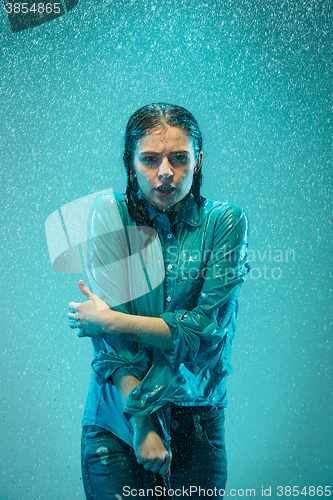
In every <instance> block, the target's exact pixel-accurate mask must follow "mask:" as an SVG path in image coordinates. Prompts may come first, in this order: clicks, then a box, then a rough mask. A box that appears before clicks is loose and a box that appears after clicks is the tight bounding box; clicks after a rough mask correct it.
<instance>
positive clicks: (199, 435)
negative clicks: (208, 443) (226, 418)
mask: <svg viewBox="0 0 333 500" xmlns="http://www.w3.org/2000/svg"><path fill="white" fill-rule="evenodd" d="M193 423H194V429H195V435H194V439H195V440H196V441H201V440H202V427H201V425H200V415H198V413H194V415H193Z"/></svg>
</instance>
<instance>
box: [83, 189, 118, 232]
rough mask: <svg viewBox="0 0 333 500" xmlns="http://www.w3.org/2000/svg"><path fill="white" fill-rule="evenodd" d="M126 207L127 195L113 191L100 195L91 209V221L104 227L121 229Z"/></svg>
mask: <svg viewBox="0 0 333 500" xmlns="http://www.w3.org/2000/svg"><path fill="white" fill-rule="evenodd" d="M124 206H126V202H125V195H123V194H118V193H115V192H114V191H113V190H112V189H110V190H106V191H104V192H102V193H100V194H98V195H97V196H96V197H95V199H94V201H93V203H92V205H91V209H90V216H89V221H90V223H91V224H92V223H93V224H94V226H96V225H98V224H102V226H103V227H105V228H106V227H107V228H109V230H110V228H113V230H115V229H114V228H118V227H119V228H120V227H122V226H123V212H124Z"/></svg>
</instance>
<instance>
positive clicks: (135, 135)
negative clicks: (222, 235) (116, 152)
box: [123, 102, 203, 224]
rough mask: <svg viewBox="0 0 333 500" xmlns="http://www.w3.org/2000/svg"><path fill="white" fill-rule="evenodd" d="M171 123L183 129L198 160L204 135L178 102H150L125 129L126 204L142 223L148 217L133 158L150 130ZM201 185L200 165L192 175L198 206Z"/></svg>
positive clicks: (200, 201) (134, 216) (138, 221)
mask: <svg viewBox="0 0 333 500" xmlns="http://www.w3.org/2000/svg"><path fill="white" fill-rule="evenodd" d="M161 126H169V127H179V128H181V129H183V130H184V131H185V132H186V133H187V135H188V137H189V138H190V139H191V141H192V146H193V149H194V154H195V158H196V160H198V159H199V154H200V151H202V135H201V131H200V128H199V125H198V122H197V121H196V119H195V118H194V116H193V115H192V114H191V113H190V112H189V111H188V110H187V109H185V108H182V107H181V106H177V105H175V104H166V103H164V102H158V103H153V104H148V105H147V106H144V107H143V108H140V109H138V110H137V111H136V112H135V113H133V115H132V116H131V117H130V119H129V120H128V123H127V127H126V132H125V147H124V154H123V161H124V165H125V169H126V173H127V188H126V196H125V199H126V203H127V207H128V211H129V213H130V215H131V217H132V218H133V219H134V220H135V221H136V222H137V223H139V224H142V223H146V222H148V217H147V215H146V213H145V211H144V209H143V207H142V205H141V203H140V200H139V198H138V189H139V186H138V182H137V179H136V177H135V175H134V169H133V158H134V152H135V148H136V146H137V143H138V141H139V140H140V139H141V138H142V137H143V136H144V135H145V134H146V133H148V132H149V131H150V130H153V129H155V128H157V127H161ZM201 184H202V173H201V168H200V169H199V170H198V172H196V173H194V175H193V182H192V186H191V190H190V192H191V193H192V194H193V196H194V199H195V201H196V202H197V204H198V206H199V205H200V204H201V203H202V201H203V198H202V196H201V195H200V188H201Z"/></svg>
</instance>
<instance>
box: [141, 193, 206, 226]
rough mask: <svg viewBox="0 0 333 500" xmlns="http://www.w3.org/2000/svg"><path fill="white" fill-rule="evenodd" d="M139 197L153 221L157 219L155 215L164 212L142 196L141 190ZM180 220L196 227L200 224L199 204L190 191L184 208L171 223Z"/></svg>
mask: <svg viewBox="0 0 333 500" xmlns="http://www.w3.org/2000/svg"><path fill="white" fill-rule="evenodd" d="M138 198H139V200H140V202H141V203H142V205H143V206H144V208H145V209H146V210H147V214H148V217H149V219H150V220H151V221H152V220H153V219H155V217H158V216H159V215H161V213H163V212H159V211H158V210H157V208H156V207H154V205H152V204H151V203H150V202H149V201H148V200H146V199H145V198H144V197H143V196H142V193H141V191H139V192H138ZM180 220H181V221H184V222H185V223H186V224H188V225H189V226H192V227H194V228H195V227H198V226H199V225H200V219H199V213H198V205H197V203H196V201H195V199H194V197H193V195H192V193H190V194H189V195H188V196H187V198H186V200H185V202H184V204H183V206H182V208H181V209H180V211H179V212H178V214H177V215H176V217H175V218H174V220H173V222H172V223H171V225H172V226H173V225H174V224H176V222H178V221H180Z"/></svg>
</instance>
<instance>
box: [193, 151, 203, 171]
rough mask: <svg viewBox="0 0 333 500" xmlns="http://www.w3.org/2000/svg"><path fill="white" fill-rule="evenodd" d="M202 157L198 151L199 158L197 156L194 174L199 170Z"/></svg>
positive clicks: (201, 153)
mask: <svg viewBox="0 0 333 500" xmlns="http://www.w3.org/2000/svg"><path fill="white" fill-rule="evenodd" d="M202 157H203V152H202V151H200V153H199V158H198V161H197V164H196V166H195V167H194V173H195V174H196V173H197V172H199V170H200V168H201V164H202Z"/></svg>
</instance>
